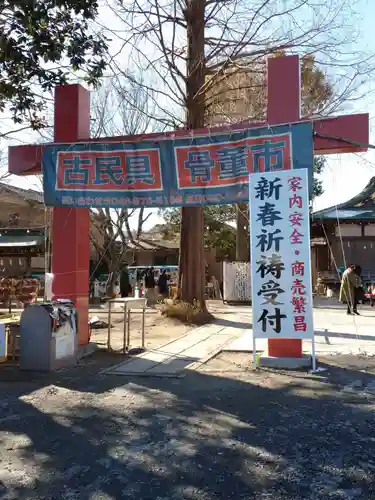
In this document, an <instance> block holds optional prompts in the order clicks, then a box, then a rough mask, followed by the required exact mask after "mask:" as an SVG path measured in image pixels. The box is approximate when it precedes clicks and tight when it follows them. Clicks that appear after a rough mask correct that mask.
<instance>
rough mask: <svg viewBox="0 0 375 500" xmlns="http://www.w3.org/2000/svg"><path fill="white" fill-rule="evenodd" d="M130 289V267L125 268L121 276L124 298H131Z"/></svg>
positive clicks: (121, 291) (122, 295)
mask: <svg viewBox="0 0 375 500" xmlns="http://www.w3.org/2000/svg"><path fill="white" fill-rule="evenodd" d="M129 288H130V281H129V271H128V266H125V267H124V268H123V270H122V271H121V275H120V293H121V297H122V298H125V297H128V296H129Z"/></svg>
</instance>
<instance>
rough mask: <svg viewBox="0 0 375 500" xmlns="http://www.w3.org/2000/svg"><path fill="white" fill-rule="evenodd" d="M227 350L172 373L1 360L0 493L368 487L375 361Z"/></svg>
mask: <svg viewBox="0 0 375 500" xmlns="http://www.w3.org/2000/svg"><path fill="white" fill-rule="evenodd" d="M249 361H250V360H249V355H241V354H225V355H220V356H218V357H217V358H216V359H214V360H212V361H210V362H209V363H207V364H206V365H205V366H204V367H203V369H202V370H201V371H200V372H191V373H188V374H187V375H186V377H184V378H176V379H171V378H169V379H156V378H137V379H136V378H133V379H131V378H122V377H115V376H108V375H98V373H99V371H100V369H101V368H103V367H105V366H108V365H109V364H111V363H114V362H118V359H116V358H115V357H114V356H113V355H108V354H103V353H98V354H96V355H94V356H93V357H91V358H88V359H86V360H85V361H84V362H82V363H81V364H80V365H79V366H77V367H75V368H72V369H68V370H63V371H60V372H58V373H55V374H47V375H38V374H36V375H33V376H30V375H28V374H24V373H19V372H18V370H17V369H15V368H12V367H7V368H6V369H2V370H0V391H1V395H0V422H1V426H0V440H1V445H0V499H19V500H21V499H30V500H31V499H51V500H52V499H61V500H75V499H80V500H99V499H106V500H110V499H111V500H113V499H116V500H117V499H137V500H177V499H186V500H195V499H197V500H198V499H199V500H208V499H212V500H214V499H225V500H228V499H233V500H237V499H241V498H243V499H246V500H250V499H252V498H256V499H260V500H266V499H267V500H268V499H272V500H281V499H293V500H299V499H301V500H302V499H303V500H315V499H316V500H318V499H319V500H320V499H322V500H323V499H324V500H327V499H354V500H356V499H366V500H367V499H375V485H374V481H375V480H374V473H375V424H374V403H375V383H374V380H375V360H374V359H373V358H354V357H345V358H342V357H341V358H339V357H332V358H329V359H326V360H321V361H323V364H325V366H326V367H327V370H326V371H324V372H322V373H319V374H316V375H311V374H306V373H303V372H291V373H290V372H288V373H283V372H274V371H264V370H262V371H260V372H258V373H253V372H252V371H251V370H249V369H248V367H249V364H250V363H249Z"/></svg>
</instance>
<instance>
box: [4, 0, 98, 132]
mask: <svg viewBox="0 0 375 500" xmlns="http://www.w3.org/2000/svg"><path fill="white" fill-rule="evenodd" d="M97 12H98V2H96V1H94V0H39V1H38V2H35V1H34V0H5V1H4V0H3V2H2V4H1V6H0V110H4V109H5V107H6V106H7V107H8V108H9V109H10V111H11V112H12V114H13V120H14V121H15V122H16V123H22V122H23V121H25V120H27V121H30V123H31V126H32V127H33V128H40V127H41V126H43V122H42V120H41V119H40V114H41V110H42V109H43V97H42V96H41V93H42V92H43V91H49V90H51V89H52V88H53V87H54V86H55V85H61V84H64V83H68V75H69V69H70V70H72V71H74V72H79V71H81V72H82V74H83V76H84V77H85V80H86V81H87V82H88V83H89V84H92V85H96V84H97V83H98V81H99V79H100V78H101V76H102V75H103V72H104V70H105V67H106V59H105V56H106V53H107V43H106V40H105V39H104V38H103V37H101V36H99V35H92V34H90V33H89V21H91V20H92V19H94V18H95V16H96V15H97ZM41 91H42V92H41Z"/></svg>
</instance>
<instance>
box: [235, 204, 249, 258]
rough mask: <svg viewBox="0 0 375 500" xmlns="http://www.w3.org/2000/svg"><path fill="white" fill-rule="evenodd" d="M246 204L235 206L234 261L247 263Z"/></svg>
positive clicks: (247, 223)
mask: <svg viewBox="0 0 375 500" xmlns="http://www.w3.org/2000/svg"><path fill="white" fill-rule="evenodd" d="M246 211H247V205H246V203H238V205H236V221H237V223H236V225H237V232H236V260H239V261H241V262H247V261H248V260H249V258H250V244H249V237H248V236H249V233H248V225H249V222H248V219H247V218H246V215H245V214H246Z"/></svg>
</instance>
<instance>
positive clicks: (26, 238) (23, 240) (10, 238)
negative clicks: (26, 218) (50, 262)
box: [0, 234, 44, 248]
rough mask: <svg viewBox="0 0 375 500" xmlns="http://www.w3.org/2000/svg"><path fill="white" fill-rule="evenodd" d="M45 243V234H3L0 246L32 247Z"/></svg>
mask: <svg viewBox="0 0 375 500" xmlns="http://www.w3.org/2000/svg"><path fill="white" fill-rule="evenodd" d="M43 244H44V236H36V235H29V234H25V235H23V236H21V235H19V236H14V235H9V234H4V235H3V234H2V235H1V236H0V248H31V247H38V246H41V245H43Z"/></svg>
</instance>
